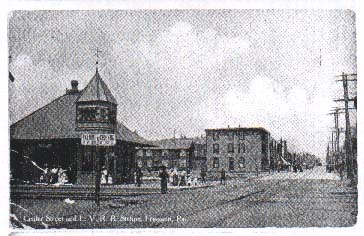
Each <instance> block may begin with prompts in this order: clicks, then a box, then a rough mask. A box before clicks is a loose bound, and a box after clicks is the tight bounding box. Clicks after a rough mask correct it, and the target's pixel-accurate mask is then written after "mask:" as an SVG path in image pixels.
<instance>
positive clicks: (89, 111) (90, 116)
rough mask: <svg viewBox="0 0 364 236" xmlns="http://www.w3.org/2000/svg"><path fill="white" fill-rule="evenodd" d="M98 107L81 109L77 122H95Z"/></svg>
mask: <svg viewBox="0 0 364 236" xmlns="http://www.w3.org/2000/svg"><path fill="white" fill-rule="evenodd" d="M96 113H97V110H96V107H87V108H79V109H78V111H77V120H78V121H80V122H95V121H96Z"/></svg>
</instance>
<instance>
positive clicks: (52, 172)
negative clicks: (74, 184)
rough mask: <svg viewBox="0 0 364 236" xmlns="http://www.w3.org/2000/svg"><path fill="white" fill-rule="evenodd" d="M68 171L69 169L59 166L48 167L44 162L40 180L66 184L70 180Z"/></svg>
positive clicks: (45, 182)
mask: <svg viewBox="0 0 364 236" xmlns="http://www.w3.org/2000/svg"><path fill="white" fill-rule="evenodd" d="M67 172H69V173H67ZM70 172H71V171H70V170H65V169H63V168H62V167H61V166H57V167H56V166H54V167H51V168H48V166H47V164H46V165H45V168H44V170H43V173H42V174H41V175H40V182H41V183H44V184H66V183H69V182H71V180H70V178H69V175H71V173H70Z"/></svg>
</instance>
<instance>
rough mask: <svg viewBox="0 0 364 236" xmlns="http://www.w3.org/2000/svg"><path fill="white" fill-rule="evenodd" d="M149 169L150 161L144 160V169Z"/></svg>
mask: <svg viewBox="0 0 364 236" xmlns="http://www.w3.org/2000/svg"><path fill="white" fill-rule="evenodd" d="M147 167H148V160H146V159H144V160H143V168H147Z"/></svg>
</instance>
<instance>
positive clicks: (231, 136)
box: [227, 131, 234, 141]
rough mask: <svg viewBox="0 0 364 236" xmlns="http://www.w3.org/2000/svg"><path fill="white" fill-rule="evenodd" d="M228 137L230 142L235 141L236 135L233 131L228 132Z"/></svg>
mask: <svg viewBox="0 0 364 236" xmlns="http://www.w3.org/2000/svg"><path fill="white" fill-rule="evenodd" d="M227 136H228V140H230V141H231V140H234V133H233V132H231V131H230V132H229V131H228V133H227Z"/></svg>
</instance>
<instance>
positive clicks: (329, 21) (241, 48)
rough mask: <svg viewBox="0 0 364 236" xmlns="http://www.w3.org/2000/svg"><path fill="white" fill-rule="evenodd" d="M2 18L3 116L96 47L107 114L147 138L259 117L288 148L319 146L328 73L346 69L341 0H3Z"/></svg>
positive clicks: (34, 105) (89, 66) (347, 39)
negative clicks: (232, 4)
mask: <svg viewBox="0 0 364 236" xmlns="http://www.w3.org/2000/svg"><path fill="white" fill-rule="evenodd" d="M8 27H9V31H8V36H9V54H10V55H11V59H10V63H9V70H10V71H11V72H12V74H13V75H14V77H15V81H14V82H13V83H9V115H10V123H14V122H16V121H17V120H19V119H21V118H23V117H24V116H25V115H27V114H30V113H31V112H32V111H34V110H35V109H38V108H40V107H42V106H44V105H45V104H47V103H49V102H50V101H52V100H54V99H55V98H57V97H59V96H61V95H63V94H64V93H65V91H66V88H70V87H71V85H70V83H71V80H78V81H79V83H80V85H79V87H80V88H83V87H84V86H85V85H86V84H87V83H88V81H89V80H90V79H91V77H92V76H93V75H94V73H95V61H96V59H97V58H96V50H97V49H99V50H100V51H101V52H100V53H99V71H100V74H101V77H102V78H103V80H104V81H105V82H106V84H107V85H108V86H109V88H110V90H111V92H112V93H113V94H114V96H115V98H116V99H117V101H118V119H119V120H120V121H122V122H123V123H124V124H125V125H126V126H128V127H129V128H130V129H131V130H133V131H134V130H136V131H137V132H138V134H140V135H141V136H143V137H145V138H147V139H160V138H171V137H173V134H174V131H176V133H177V136H180V135H184V136H188V137H194V136H200V135H203V134H204V130H205V129H207V128H222V127H227V126H228V125H229V126H230V127H237V126H239V125H240V126H241V127H264V128H266V129H267V130H269V131H270V132H271V134H272V136H273V137H274V138H276V139H280V138H281V137H282V138H283V139H286V140H287V142H288V147H289V149H290V150H291V151H296V152H310V153H313V154H316V155H318V156H320V157H323V156H324V155H325V152H326V147H327V142H328V140H329V137H330V136H331V131H332V126H333V121H334V118H333V116H330V115H328V113H329V112H330V110H332V108H333V107H335V106H338V105H340V106H341V107H342V105H343V104H337V103H335V102H333V99H337V98H340V97H342V96H343V89H342V84H340V83H338V82H336V81H335V80H336V79H338V78H337V77H335V76H337V75H340V74H341V73H342V72H345V73H356V26H355V14H354V13H353V12H352V11H349V10H155V11H147V10H138V11H15V12H12V13H11V14H10V15H9V17H8ZM355 93H356V84H355V83H350V95H351V96H352V95H354V94H355ZM351 122H352V123H353V124H354V125H355V124H356V112H351ZM340 125H341V126H342V127H344V117H343V116H341V118H340ZM342 137H343V135H342Z"/></svg>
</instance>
